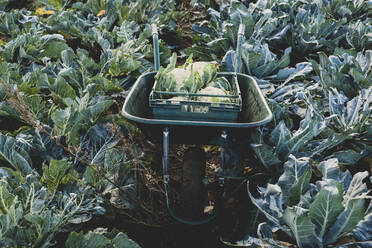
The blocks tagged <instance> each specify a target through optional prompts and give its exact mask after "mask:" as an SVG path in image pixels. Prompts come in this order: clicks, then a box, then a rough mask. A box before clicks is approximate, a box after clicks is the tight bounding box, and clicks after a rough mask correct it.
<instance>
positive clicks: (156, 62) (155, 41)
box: [151, 24, 160, 71]
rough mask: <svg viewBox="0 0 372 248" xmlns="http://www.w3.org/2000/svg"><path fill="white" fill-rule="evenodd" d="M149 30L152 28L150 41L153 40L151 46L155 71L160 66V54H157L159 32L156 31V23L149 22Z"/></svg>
mask: <svg viewBox="0 0 372 248" xmlns="http://www.w3.org/2000/svg"><path fill="white" fill-rule="evenodd" d="M151 30H152V41H153V47H154V66H155V71H158V70H159V68H160V56H159V33H158V27H157V26H156V24H151Z"/></svg>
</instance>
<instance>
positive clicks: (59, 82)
mask: <svg viewBox="0 0 372 248" xmlns="http://www.w3.org/2000/svg"><path fill="white" fill-rule="evenodd" d="M53 87H54V90H55V92H56V94H57V95H58V96H59V97H61V98H71V99H75V97H76V93H75V90H74V88H72V87H71V85H70V84H69V83H68V82H66V80H65V79H64V78H63V77H58V78H57V79H56V81H55V83H54V85H53Z"/></svg>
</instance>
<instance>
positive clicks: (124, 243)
mask: <svg viewBox="0 0 372 248" xmlns="http://www.w3.org/2000/svg"><path fill="white" fill-rule="evenodd" d="M112 244H113V246H114V247H115V248H119V247H128V248H140V246H139V245H138V244H137V243H136V242H134V241H133V240H131V239H129V238H128V236H127V235H126V234H124V233H118V234H117V235H116V237H115V238H114V239H113V240H112Z"/></svg>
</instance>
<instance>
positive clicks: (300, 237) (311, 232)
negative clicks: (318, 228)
mask: <svg viewBox="0 0 372 248" xmlns="http://www.w3.org/2000/svg"><path fill="white" fill-rule="evenodd" d="M298 211H299V210H296V209H294V208H291V207H288V208H286V210H285V211H284V214H283V221H284V223H285V224H287V225H288V226H289V228H290V229H291V231H292V235H293V238H294V239H295V240H296V243H297V245H298V247H299V248H303V247H314V245H315V243H316V237H315V225H314V224H313V223H312V222H311V220H310V218H309V216H308V215H307V214H304V213H302V214H301V213H298Z"/></svg>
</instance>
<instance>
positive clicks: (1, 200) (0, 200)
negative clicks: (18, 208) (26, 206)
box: [0, 182, 16, 214]
mask: <svg viewBox="0 0 372 248" xmlns="http://www.w3.org/2000/svg"><path fill="white" fill-rule="evenodd" d="M15 199H16V197H15V196H14V195H13V194H11V193H10V192H9V191H8V189H7V184H5V183H3V182H1V183H0V214H7V213H8V212H9V209H10V207H11V206H12V204H13V202H14V200H15Z"/></svg>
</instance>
